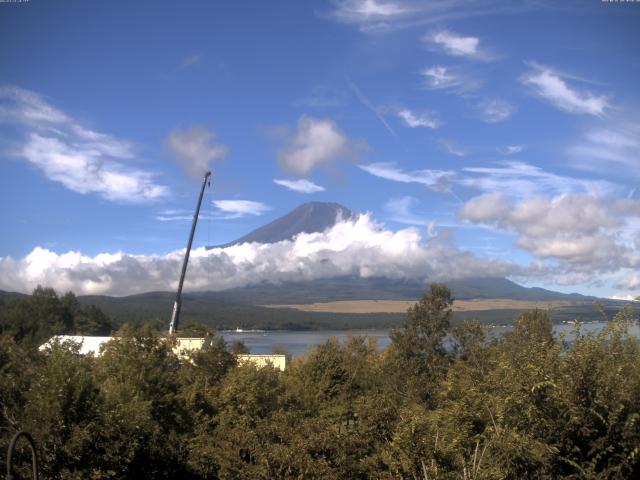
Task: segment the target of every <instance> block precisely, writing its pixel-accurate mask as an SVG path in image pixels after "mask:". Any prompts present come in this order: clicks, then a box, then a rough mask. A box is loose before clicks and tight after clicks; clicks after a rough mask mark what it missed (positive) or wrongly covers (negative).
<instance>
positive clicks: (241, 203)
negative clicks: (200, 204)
mask: <svg viewBox="0 0 640 480" xmlns="http://www.w3.org/2000/svg"><path fill="white" fill-rule="evenodd" d="M212 203H213V204H214V205H215V207H216V208H217V209H218V212H219V214H220V216H219V217H218V218H224V219H233V218H242V217H246V216H249V215H253V216H258V215H262V214H264V213H266V212H268V211H269V210H271V207H269V206H268V205H265V204H264V203H262V202H254V201H252V200H214V201H213V202H212Z"/></svg>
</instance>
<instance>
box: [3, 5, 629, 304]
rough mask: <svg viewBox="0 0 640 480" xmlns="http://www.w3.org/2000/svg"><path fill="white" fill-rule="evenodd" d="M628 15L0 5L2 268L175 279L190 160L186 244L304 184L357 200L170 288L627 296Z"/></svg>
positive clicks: (238, 224)
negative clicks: (425, 281) (503, 282)
mask: <svg viewBox="0 0 640 480" xmlns="http://www.w3.org/2000/svg"><path fill="white" fill-rule="evenodd" d="M639 22H640V3H620V2H601V1H599V0H598V1H582V2H571V1H566V2H539V1H535V2H534V1H516V2H501V1H491V0H489V1H482V2H481V1H459V0H444V1H440V2H410V1H401V0H397V1H383V0H375V1H374V0H366V1H355V0H354V1H345V2H343V1H335V2H250V3H249V2H247V3H245V2H190V1H187V2H180V3H177V2H145V1H138V2H101V3H94V2H91V3H88V2H79V1H78V2H75V1H68V2H42V1H36V0H33V1H30V2H26V3H4V4H0V38H1V39H2V42H0V169H1V170H0V172H1V174H0V201H1V202H2V205H3V207H2V210H1V211H0V212H1V213H0V215H1V217H0V221H1V222H2V225H3V232H4V234H3V235H2V237H1V238H0V288H2V289H7V290H22V291H28V290H30V289H31V288H33V286H35V285H36V284H37V283H48V284H52V285H53V286H55V287H56V288H59V289H67V288H72V289H74V290H76V291H78V292H81V293H114V294H125V293H129V292H131V293H133V292H136V291H144V290H152V289H162V288H172V287H173V285H174V283H175V281H176V280H177V278H175V277H177V272H178V269H179V267H178V265H179V257H180V249H182V248H183V247H184V245H185V243H186V235H187V232H188V228H189V219H190V216H191V215H192V210H193V207H194V203H195V197H196V194H197V190H198V187H199V181H198V176H199V175H200V174H201V172H202V171H204V170H205V169H206V168H207V167H210V168H211V169H212V170H213V182H212V185H213V188H212V190H211V191H210V192H208V193H207V197H206V203H205V205H204V206H203V212H202V213H203V218H202V221H201V223H200V225H199V228H198V233H197V237H196V241H195V245H197V246H203V245H206V244H222V243H225V242H227V241H230V240H233V239H235V238H237V237H239V236H241V235H243V234H245V233H246V232H248V231H249V230H251V229H253V228H255V227H257V226H260V225H262V224H264V223H266V222H268V221H270V220H273V219H274V218H277V217H278V216H280V215H282V214H285V213H287V212H288V211H289V210H291V209H293V208H295V207H296V206H297V205H299V204H300V203H303V202H306V201H333V202H339V203H341V204H343V205H345V206H347V207H348V208H350V209H352V210H354V211H357V212H363V213H364V212H369V215H368V216H367V217H366V219H364V220H363V221H364V223H361V224H359V225H350V226H344V228H345V229H346V230H343V231H342V237H340V234H339V233H340V232H337V231H336V232H330V233H329V234H327V235H326V236H324V237H321V238H314V239H302V240H300V242H298V243H296V242H292V243H291V245H288V247H287V248H288V250H287V249H284V248H283V249H282V250H278V251H272V250H265V249H262V250H260V249H258V247H255V248H254V249H253V250H250V249H249V247H245V249H244V250H242V251H240V250H238V251H236V250H233V251H215V250H214V251H212V252H211V253H206V252H204V251H202V249H201V250H199V251H198V252H199V253H197V254H196V255H195V260H194V264H193V265H192V266H191V267H190V275H191V277H192V280H191V281H192V283H191V284H188V286H189V287H190V288H194V289H195V288H198V289H207V288H224V287H227V286H236V285H243V284H246V283H250V282H252V281H259V280H282V279H296V278H300V277H302V278H312V277H317V276H322V275H329V274H335V273H349V274H353V273H358V274H361V275H368V274H385V275H389V276H403V275H404V276H422V277H425V278H426V277H428V278H432V279H437V278H444V279H446V278H451V277H462V276H466V275H479V274H484V273H487V274H496V275H508V276H509V277H510V278H513V279H515V280H517V281H519V282H521V283H524V284H527V285H539V286H545V287H548V288H552V289H556V290H561V291H579V292H581V293H592V294H597V295H603V296H618V297H623V298H626V297H635V296H637V295H640V273H639V270H640V253H639V251H640V248H639V247H640V188H639V186H640V169H639V168H638V167H639V166H640V115H639V114H638V111H640V110H639V109H638V106H639V104H640V98H639V97H640V92H639V89H638V85H639V84H640V56H639V55H638V52H637V45H638V44H639V41H640V30H639V29H638V28H637V26H638V25H639V24H640V23H639ZM360 235H364V236H365V237H369V238H370V239H371V241H370V242H369V243H367V242H363V240H362V238H361V237H360ZM305 242H306V243H305ZM314 242H315V244H314ZM310 244H314V245H313V246H310ZM321 247H322V248H321ZM287 251H288V252H289V253H287ZM258 252H260V253H258ZM291 252H296V253H295V254H294V255H293V257H295V258H294V260H291V258H292V254H291ZM415 252H417V253H415ZM347 253H348V254H349V255H350V256H352V257H353V259H350V260H349V261H348V262H346V260H345V257H346V254H347ZM413 253H415V254H416V255H417V256H418V257H417V258H419V259H421V260H420V261H418V262H417V264H418V266H417V267H415V268H414V266H413V265H407V264H405V263H403V262H404V260H402V258H404V257H406V256H410V255H412V254H413ZM269 255H270V257H269V259H270V260H268V261H267V260H265V256H269ZM438 255H439V256H438ZM321 257H322V258H321ZM376 258H377V259H378V260H377V261H378V264H377V265H374V263H375V262H376ZM456 258H457V260H456ZM327 259H329V261H330V262H331V264H332V265H333V269H329V270H328V271H326V270H325V269H324V268H325V267H323V266H322V265H326V260H327ZM460 259H464V261H461V260H460ZM316 260H317V261H316ZM320 260H324V263H323V262H322V261H320ZM199 262H200V263H199ZM265 262H266V263H265ZM420 262H423V263H420ZM414 263H415V262H414ZM174 269H175V275H174V274H173V270H174ZM225 275H226V276H227V277H225V278H226V280H221V276H225ZM165 277H166V278H165ZM211 277H214V278H215V279H217V280H213V281H212V280H211ZM159 278H162V279H161V280H159ZM216 282H217V283H216Z"/></svg>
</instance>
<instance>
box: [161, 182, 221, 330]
mask: <svg viewBox="0 0 640 480" xmlns="http://www.w3.org/2000/svg"><path fill="white" fill-rule="evenodd" d="M210 177H211V172H207V173H205V174H204V178H203V180H202V187H201V188H200V196H199V197H198V204H197V205H196V211H195V213H194V214H193V222H192V223H191V233H190V234H189V242H188V243H187V251H186V252H185V253H184V261H183V262H182V273H180V282H178V293H177V294H176V301H175V302H173V313H172V314H171V323H169V335H171V334H173V333H176V332H177V331H178V324H179V323H180V308H181V307H182V285H183V284H184V277H185V275H186V273H187V264H188V263H189V254H190V253H191V244H192V243H193V234H194V233H195V232H196V224H197V223H198V216H199V215H200V205H201V204H202V196H203V195H204V188H205V187H206V186H207V185H209V186H211V181H210V180H209V178H210Z"/></svg>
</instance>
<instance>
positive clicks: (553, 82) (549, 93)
mask: <svg viewBox="0 0 640 480" xmlns="http://www.w3.org/2000/svg"><path fill="white" fill-rule="evenodd" d="M530 66H531V67H532V70H531V71H529V72H528V73H526V74H525V75H523V76H522V78H521V81H522V83H523V84H524V85H526V86H528V87H530V88H531V90H532V92H533V94H534V95H536V96H538V97H540V98H543V99H545V100H547V101H548V102H550V103H551V104H552V105H553V106H555V107H556V108H558V109H560V110H563V111H565V112H568V113H577V114H580V113H581V114H587V115H595V116H602V115H604V113H605V111H606V110H607V109H608V108H609V107H610V104H609V98H608V97H607V96H606V95H598V94H594V93H591V92H590V91H588V90H584V89H582V90H579V89H577V88H575V87H573V86H572V85H570V84H569V83H568V80H569V79H574V80H575V77H569V76H568V75H565V74H562V73H560V72H558V71H556V70H553V69H552V68H549V67H546V66H543V65H538V64H535V63H531V64H530Z"/></svg>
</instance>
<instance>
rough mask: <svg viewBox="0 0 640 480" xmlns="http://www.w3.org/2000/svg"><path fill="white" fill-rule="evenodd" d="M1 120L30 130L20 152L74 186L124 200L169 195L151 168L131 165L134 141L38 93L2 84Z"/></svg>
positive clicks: (56, 178) (83, 191)
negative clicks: (79, 119) (103, 129)
mask: <svg viewBox="0 0 640 480" xmlns="http://www.w3.org/2000/svg"><path fill="white" fill-rule="evenodd" d="M0 121H5V122H8V123H12V124H15V125H18V126H19V127H21V128H22V129H24V130H25V133H26V135H25V138H24V139H23V140H20V142H21V146H20V147H18V148H17V149H16V154H17V156H18V157H19V158H21V159H23V160H26V161H27V162H29V163H30V164H31V165H33V166H35V167H36V168H38V169H39V170H40V171H41V172H42V173H43V174H44V175H45V176H46V177H47V178H49V179H50V180H52V181H55V182H58V183H60V184H62V185H64V186H65V187H66V188H68V189H69V190H72V191H74V192H77V193H81V194H97V195H100V196H101V197H102V198H104V199H106V200H110V201H115V202H125V203H142V202H149V201H154V200H158V199H160V198H163V197H165V196H167V195H168V194H169V191H168V189H167V187H165V186H163V185H159V184H157V183H156V181H155V175H154V174H153V173H152V172H149V171H146V170H142V169H139V168H132V167H131V166H129V165H128V163H127V161H128V160H131V159H133V158H134V157H135V152H134V148H133V146H132V145H131V144H130V143H129V142H127V141H125V140H121V139H119V138H116V137H113V136H111V135H108V134H105V133H101V132H97V131H95V130H92V129H90V128H87V127H85V126H83V125H81V124H80V123H78V122H77V121H75V120H74V119H72V118H71V117H69V116H68V115H67V114H65V113H64V112H62V111H61V110H58V109H56V108H55V107H53V106H51V105H50V104H49V103H48V102H47V101H45V100H44V99H43V98H42V97H41V96H40V95H38V94H36V93H34V92H31V91H28V90H24V89H21V88H18V87H11V86H4V87H0Z"/></svg>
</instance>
